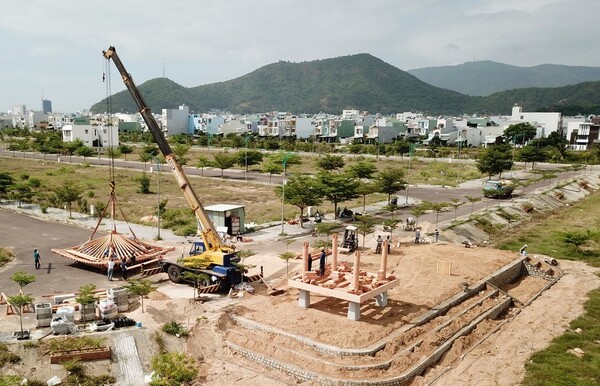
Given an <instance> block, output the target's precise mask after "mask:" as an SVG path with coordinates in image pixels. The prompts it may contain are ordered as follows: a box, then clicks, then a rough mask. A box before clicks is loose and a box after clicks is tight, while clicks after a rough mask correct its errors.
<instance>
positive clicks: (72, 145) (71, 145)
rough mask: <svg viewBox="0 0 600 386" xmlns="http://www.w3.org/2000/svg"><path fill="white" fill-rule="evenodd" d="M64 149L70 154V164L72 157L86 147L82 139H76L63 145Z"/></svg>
mask: <svg viewBox="0 0 600 386" xmlns="http://www.w3.org/2000/svg"><path fill="white" fill-rule="evenodd" d="M63 147H64V149H65V150H66V151H67V153H68V154H69V162H71V156H72V155H73V153H75V152H76V151H77V149H79V148H81V147H85V143H84V142H83V141H82V140H81V139H80V138H76V139H75V140H74V141H71V142H65V143H64V144H63ZM92 151H93V150H92Z"/></svg>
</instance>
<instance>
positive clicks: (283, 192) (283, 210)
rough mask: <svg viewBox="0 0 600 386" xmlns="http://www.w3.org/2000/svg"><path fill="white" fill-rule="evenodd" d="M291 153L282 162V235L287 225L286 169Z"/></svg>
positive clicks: (285, 155)
mask: <svg viewBox="0 0 600 386" xmlns="http://www.w3.org/2000/svg"><path fill="white" fill-rule="evenodd" d="M290 155H291V154H290V153H286V154H284V155H283V158H282V159H281V162H282V164H283V180H282V187H281V234H282V235H283V234H284V232H285V231H284V224H285V218H284V216H285V209H284V208H285V168H286V165H287V160H288V158H290Z"/></svg>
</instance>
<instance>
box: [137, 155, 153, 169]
mask: <svg viewBox="0 0 600 386" xmlns="http://www.w3.org/2000/svg"><path fill="white" fill-rule="evenodd" d="M138 158H139V160H140V161H141V162H143V163H144V171H146V164H147V163H148V162H150V161H152V158H154V155H152V153H146V152H145V151H143V152H141V153H140V154H139V155H138Z"/></svg>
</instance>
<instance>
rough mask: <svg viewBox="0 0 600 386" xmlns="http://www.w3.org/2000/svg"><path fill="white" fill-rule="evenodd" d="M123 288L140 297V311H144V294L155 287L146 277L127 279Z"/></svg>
mask: <svg viewBox="0 0 600 386" xmlns="http://www.w3.org/2000/svg"><path fill="white" fill-rule="evenodd" d="M125 289H126V290H127V291H128V292H129V293H130V294H133V295H137V296H139V297H140V300H141V302H142V312H144V296H148V294H149V293H150V292H152V291H154V290H155V289H156V287H154V286H153V285H152V282H151V281H150V280H148V279H141V280H137V279H134V280H129V282H128V283H127V285H126V286H125Z"/></svg>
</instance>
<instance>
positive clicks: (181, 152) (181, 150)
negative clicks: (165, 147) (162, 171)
mask: <svg viewBox="0 0 600 386" xmlns="http://www.w3.org/2000/svg"><path fill="white" fill-rule="evenodd" d="M190 148H191V146H190V145H186V144H183V143H176V144H175V145H173V147H172V150H173V154H175V156H176V157H177V162H178V163H179V164H180V165H185V164H187V158H185V156H186V154H187V153H188V152H189V151H190Z"/></svg>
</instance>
